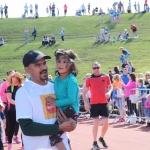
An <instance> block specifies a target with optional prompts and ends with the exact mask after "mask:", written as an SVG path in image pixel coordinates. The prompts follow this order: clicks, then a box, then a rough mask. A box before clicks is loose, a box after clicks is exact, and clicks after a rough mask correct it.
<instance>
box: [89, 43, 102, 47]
mask: <svg viewBox="0 0 150 150" xmlns="http://www.w3.org/2000/svg"><path fill="white" fill-rule="evenodd" d="M102 43H104V42H98V43H93V45H92V46H91V48H93V47H98V46H99V45H100V44H102Z"/></svg>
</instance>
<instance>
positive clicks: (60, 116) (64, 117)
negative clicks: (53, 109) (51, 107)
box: [57, 110, 69, 124]
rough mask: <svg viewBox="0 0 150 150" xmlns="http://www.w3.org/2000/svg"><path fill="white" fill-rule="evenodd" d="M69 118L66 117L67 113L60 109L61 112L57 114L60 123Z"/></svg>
mask: <svg viewBox="0 0 150 150" xmlns="http://www.w3.org/2000/svg"><path fill="white" fill-rule="evenodd" d="M68 120H69V119H68V118H67V117H66V115H65V114H64V113H63V112H62V111H61V110H60V111H59V114H58V116H57V121H58V123H60V124H61V123H63V122H66V121H68Z"/></svg>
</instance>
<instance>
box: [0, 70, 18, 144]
mask: <svg viewBox="0 0 150 150" xmlns="http://www.w3.org/2000/svg"><path fill="white" fill-rule="evenodd" d="M14 72H15V71H14V70H10V71H8V72H7V73H6V75H7V78H8V79H9V77H10V75H11V74H12V73H14ZM8 86H9V85H8V81H5V82H4V83H3V84H2V86H1V90H0V98H1V100H2V101H3V103H4V104H5V110H4V114H5V118H6V128H5V136H6V137H5V143H7V142H8V121H7V110H8V102H7V97H6V90H7V88H8ZM18 128H19V127H18Z"/></svg>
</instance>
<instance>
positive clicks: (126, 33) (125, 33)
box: [123, 29, 129, 40]
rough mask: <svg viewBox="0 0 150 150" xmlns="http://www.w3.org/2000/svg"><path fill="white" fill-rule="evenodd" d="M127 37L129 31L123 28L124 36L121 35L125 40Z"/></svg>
mask: <svg viewBox="0 0 150 150" xmlns="http://www.w3.org/2000/svg"><path fill="white" fill-rule="evenodd" d="M127 39H129V33H128V30H127V29H124V36H123V40H127Z"/></svg>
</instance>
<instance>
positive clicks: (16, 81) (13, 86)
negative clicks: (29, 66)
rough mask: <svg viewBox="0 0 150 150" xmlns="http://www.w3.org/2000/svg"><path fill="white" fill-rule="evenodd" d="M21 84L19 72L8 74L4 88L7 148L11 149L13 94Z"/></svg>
mask: <svg viewBox="0 0 150 150" xmlns="http://www.w3.org/2000/svg"><path fill="white" fill-rule="evenodd" d="M22 84H23V76H22V75H21V74H20V73H19V72H15V73H13V74H12V75H11V76H10V79H9V85H10V86H8V88H7V90H6V95H7V100H8V112H7V115H8V116H7V119H8V120H7V121H8V150H12V138H13V135H14V133H15V128H16V108H15V95H16V92H17V90H18V89H19V88H20V87H21V85H22Z"/></svg>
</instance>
